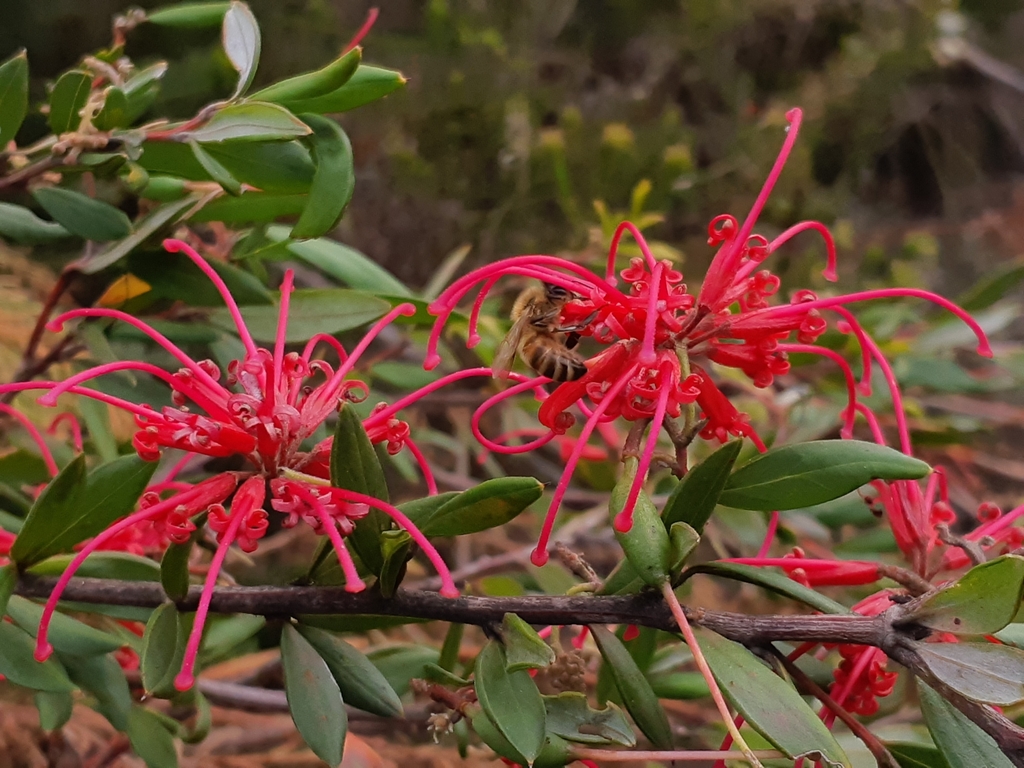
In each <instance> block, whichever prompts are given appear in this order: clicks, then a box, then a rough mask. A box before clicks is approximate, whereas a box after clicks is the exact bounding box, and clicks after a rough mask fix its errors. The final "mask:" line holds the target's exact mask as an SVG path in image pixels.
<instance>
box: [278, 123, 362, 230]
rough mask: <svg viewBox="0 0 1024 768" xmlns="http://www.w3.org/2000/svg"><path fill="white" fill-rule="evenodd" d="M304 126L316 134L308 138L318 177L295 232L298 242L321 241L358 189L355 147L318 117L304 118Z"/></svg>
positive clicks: (342, 134) (337, 126)
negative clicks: (307, 239) (354, 161)
mask: <svg viewBox="0 0 1024 768" xmlns="http://www.w3.org/2000/svg"><path fill="white" fill-rule="evenodd" d="M302 120H303V122H304V123H305V124H306V125H308V126H309V127H310V128H311V129H312V130H313V134H312V135H311V136H310V137H309V143H310V145H311V152H312V155H313V161H314V162H315V163H316V173H315V174H314V176H313V185H312V186H311V187H310V188H309V198H308V201H307V202H306V207H305V209H304V210H303V211H302V215H301V216H300V217H299V220H298V221H297V222H296V223H295V226H294V227H293V228H292V232H291V236H292V237H294V238H296V239H300V240H301V239H305V238H310V237H320V236H321V235H324V234H326V233H327V232H329V231H330V230H332V229H333V228H334V225H335V224H337V223H338V220H339V219H340V218H341V214H342V213H343V212H344V210H345V208H346V206H348V203H349V200H351V199H352V192H353V191H354V190H355V186H356V175H355V169H354V168H353V159H352V144H351V143H349V140H348V136H346V135H345V132H344V131H343V130H342V129H341V126H339V125H338V124H337V123H336V122H334V121H333V120H329V119H328V118H326V117H321V116H320V115H316V114H311V113H307V114H303V115H302Z"/></svg>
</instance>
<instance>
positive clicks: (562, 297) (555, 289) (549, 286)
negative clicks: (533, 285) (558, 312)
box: [544, 283, 576, 303]
mask: <svg viewBox="0 0 1024 768" xmlns="http://www.w3.org/2000/svg"><path fill="white" fill-rule="evenodd" d="M544 297H545V298H546V299H547V300H548V301H551V302H556V303H561V302H566V301H569V300H570V299H573V298H575V297H576V294H574V293H573V292H572V291H570V290H569V289H568V288H563V287H562V286H560V285H555V284H553V283H544Z"/></svg>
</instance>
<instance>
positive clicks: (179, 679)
mask: <svg viewBox="0 0 1024 768" xmlns="http://www.w3.org/2000/svg"><path fill="white" fill-rule="evenodd" d="M195 684H196V678H195V675H193V674H192V673H191V672H179V673H178V674H177V676H176V677H175V678H174V690H176V691H187V690H188V689H189V688H191V687H192V686H193V685H195Z"/></svg>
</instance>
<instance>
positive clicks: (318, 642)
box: [298, 624, 402, 717]
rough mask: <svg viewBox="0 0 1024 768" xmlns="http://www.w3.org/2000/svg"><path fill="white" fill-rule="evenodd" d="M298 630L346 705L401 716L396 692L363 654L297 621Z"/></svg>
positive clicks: (329, 634)
mask: <svg viewBox="0 0 1024 768" xmlns="http://www.w3.org/2000/svg"><path fill="white" fill-rule="evenodd" d="M298 630H299V632H300V633H301V634H302V636H303V637H304V638H306V639H307V640H308V641H309V642H310V644H311V645H312V646H313V647H314V648H315V649H316V651H317V653H319V654H320V657H321V658H322V659H323V660H324V661H325V662H326V664H327V668H328V669H329V670H330V671H331V675H333V677H334V680H335V681H336V682H337V683H338V688H340V689H341V695H342V698H344V700H345V703H346V704H350V705H351V706H353V707H356V708H358V709H362V710H364V711H366V712H372V713H373V714H375V715H380V716H381V717H401V716H402V702H401V700H400V699H399V698H398V694H396V693H395V690H394V689H393V688H392V687H391V684H390V683H388V681H387V678H386V677H384V675H382V674H381V673H380V671H379V670H378V669H377V668H376V667H375V666H373V663H372V662H371V661H370V660H369V659H368V658H366V656H365V655H363V654H362V653H361V652H359V651H358V650H356V649H355V648H354V647H352V646H351V645H349V644H348V643H346V642H345V641H344V640H342V639H341V638H340V637H338V636H337V635H334V634H331V633H330V632H325V631H324V630H322V629H317V628H315V627H310V626H307V625H304V624H299V625H298Z"/></svg>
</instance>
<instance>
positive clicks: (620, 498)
mask: <svg viewBox="0 0 1024 768" xmlns="http://www.w3.org/2000/svg"><path fill="white" fill-rule="evenodd" d="M638 463H639V461H638V459H637V458H636V457H627V458H626V459H625V460H624V469H623V472H622V477H620V478H619V481H618V482H617V483H616V484H615V487H614V488H613V489H612V492H611V497H610V498H609V500H608V513H609V516H610V520H611V521H612V522H613V523H614V521H615V520H617V519H618V516H619V514H620V513H621V512H622V510H623V508H624V507H625V504H626V501H627V499H628V497H629V491H630V486H632V484H633V481H634V479H635V478H636V473H637V467H638ZM613 529H614V533H615V538H616V540H617V541H618V542H619V546H620V547H622V551H623V552H624V553H625V555H626V558H627V559H628V560H629V563H630V565H632V566H633V570H635V571H636V573H637V575H638V576H639V577H640V578H641V579H642V580H643V582H644V584H646V585H647V586H649V587H660V586H661V585H663V584H665V583H666V582H667V581H668V580H669V577H670V572H671V566H672V560H673V555H672V541H671V539H670V538H669V535H668V531H666V530H665V525H664V523H662V521H661V517H659V516H658V510H657V509H656V508H655V507H654V502H652V501H651V497H650V496H648V495H647V494H646V493H645V492H644V491H643V490H641V491H640V493H639V495H638V496H637V497H636V503H635V505H634V506H633V524H632V527H631V528H630V529H629V530H628V531H620V530H619V529H618V528H614V526H613Z"/></svg>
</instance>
